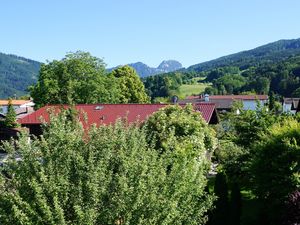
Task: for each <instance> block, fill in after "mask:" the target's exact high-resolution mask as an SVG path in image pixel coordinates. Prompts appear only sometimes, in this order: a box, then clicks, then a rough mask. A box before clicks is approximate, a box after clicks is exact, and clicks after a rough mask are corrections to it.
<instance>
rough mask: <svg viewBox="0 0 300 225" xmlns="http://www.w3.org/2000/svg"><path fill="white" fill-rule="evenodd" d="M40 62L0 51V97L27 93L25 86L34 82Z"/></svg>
mask: <svg viewBox="0 0 300 225" xmlns="http://www.w3.org/2000/svg"><path fill="white" fill-rule="evenodd" d="M40 66H41V63H40V62H37V61H34V60H30V59H26V58H24V57H19V56H16V55H8V54H3V53H0V98H1V99H3V98H9V97H14V96H21V95H25V94H27V92H26V88H27V87H28V86H29V85H31V84H33V83H35V82H36V80H37V75H38V72H39V69H40Z"/></svg>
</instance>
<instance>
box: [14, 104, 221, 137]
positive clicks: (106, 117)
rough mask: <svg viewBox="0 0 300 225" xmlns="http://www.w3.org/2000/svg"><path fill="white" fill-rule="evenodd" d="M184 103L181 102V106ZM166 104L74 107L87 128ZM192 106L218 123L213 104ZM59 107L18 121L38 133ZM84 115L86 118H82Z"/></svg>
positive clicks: (138, 116)
mask: <svg viewBox="0 0 300 225" xmlns="http://www.w3.org/2000/svg"><path fill="white" fill-rule="evenodd" d="M184 105H185V104H181V106H184ZM166 106H168V104H79V105H76V106H75V109H76V110H77V111H78V112H79V114H80V115H79V119H80V120H81V121H82V124H83V127H84V129H89V127H90V126H91V125H92V124H95V125H97V126H99V125H109V124H113V123H115V122H116V120H117V119H118V118H126V119H127V121H128V123H132V122H136V121H144V120H146V119H147V117H148V116H150V115H151V114H152V113H154V112H156V111H158V110H159V109H161V108H163V107H166ZM193 106H194V109H195V110H196V111H197V112H200V113H201V115H202V117H203V118H204V120H205V121H206V122H207V123H209V124H216V123H218V116H217V112H216V110H215V104H213V103H206V102H202V103H197V104H194V105H193ZM61 107H64V108H67V107H68V106H61V105H48V106H45V107H42V108H40V109H39V110H37V111H35V112H33V113H31V114H29V115H27V116H25V117H23V118H20V119H19V120H18V122H19V123H20V124H21V125H22V126H23V127H27V128H28V129H29V132H30V133H31V134H34V135H40V134H41V124H42V121H45V122H46V123H47V122H49V110H51V109H52V110H53V111H54V112H55V111H56V112H57V111H59V109H60V108H61ZM84 114H85V115H86V116H84ZM85 117H86V118H87V119H86V120H84V118H85ZM84 121H85V122H84Z"/></svg>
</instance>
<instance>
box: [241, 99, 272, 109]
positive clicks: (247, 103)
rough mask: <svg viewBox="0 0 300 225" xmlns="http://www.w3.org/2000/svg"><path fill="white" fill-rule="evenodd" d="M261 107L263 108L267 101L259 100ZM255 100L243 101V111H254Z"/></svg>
mask: <svg viewBox="0 0 300 225" xmlns="http://www.w3.org/2000/svg"><path fill="white" fill-rule="evenodd" d="M259 102H260V104H261V106H264V105H265V104H266V103H267V100H259ZM256 107H257V100H243V109H244V110H256Z"/></svg>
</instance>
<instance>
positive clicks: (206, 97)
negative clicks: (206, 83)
mask: <svg viewBox="0 0 300 225" xmlns="http://www.w3.org/2000/svg"><path fill="white" fill-rule="evenodd" d="M204 101H205V102H209V94H205V95H204Z"/></svg>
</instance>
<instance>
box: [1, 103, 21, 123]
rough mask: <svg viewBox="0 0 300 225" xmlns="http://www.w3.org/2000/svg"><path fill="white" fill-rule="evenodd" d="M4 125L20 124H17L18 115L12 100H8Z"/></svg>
mask: <svg viewBox="0 0 300 225" xmlns="http://www.w3.org/2000/svg"><path fill="white" fill-rule="evenodd" d="M4 126H5V127H7V128H15V127H17V126H18V124H17V115H16V112H15V109H14V107H13V105H12V100H11V99H9V100H8V106H7V113H6V117H5V120H4Z"/></svg>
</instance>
